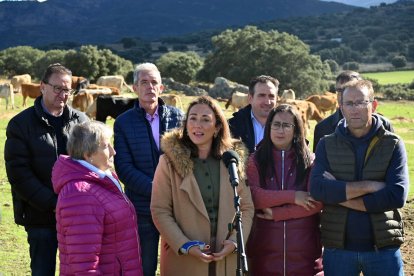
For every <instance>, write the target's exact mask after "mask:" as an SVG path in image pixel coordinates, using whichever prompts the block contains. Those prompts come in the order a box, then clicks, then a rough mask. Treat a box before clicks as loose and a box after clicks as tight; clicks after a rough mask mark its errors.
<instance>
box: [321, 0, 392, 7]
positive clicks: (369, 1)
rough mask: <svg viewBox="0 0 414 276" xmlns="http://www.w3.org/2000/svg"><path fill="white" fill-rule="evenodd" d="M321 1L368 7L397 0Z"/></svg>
mask: <svg viewBox="0 0 414 276" xmlns="http://www.w3.org/2000/svg"><path fill="white" fill-rule="evenodd" d="M321 1H329V2H338V3H342V4H346V5H351V6H358V7H364V8H369V7H372V6H379V5H380V4H381V3H385V4H391V3H395V2H397V1H398V0H321Z"/></svg>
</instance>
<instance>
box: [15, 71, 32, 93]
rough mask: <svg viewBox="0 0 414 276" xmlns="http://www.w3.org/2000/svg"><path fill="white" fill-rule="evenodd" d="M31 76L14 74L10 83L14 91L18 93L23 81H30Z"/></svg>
mask: <svg viewBox="0 0 414 276" xmlns="http://www.w3.org/2000/svg"><path fill="white" fill-rule="evenodd" d="M31 82H32V77H31V76H30V75H29V74H24V75H16V76H14V77H12V78H11V80H10V83H11V84H12V85H13V88H14V93H19V92H21V91H22V88H21V85H22V84H23V83H31Z"/></svg>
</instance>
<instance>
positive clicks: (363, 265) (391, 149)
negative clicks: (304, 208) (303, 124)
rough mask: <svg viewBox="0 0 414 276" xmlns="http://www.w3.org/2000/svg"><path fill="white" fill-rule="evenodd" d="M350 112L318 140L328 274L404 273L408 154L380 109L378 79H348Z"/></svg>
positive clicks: (315, 181)
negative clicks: (375, 83) (375, 81)
mask: <svg viewBox="0 0 414 276" xmlns="http://www.w3.org/2000/svg"><path fill="white" fill-rule="evenodd" d="M340 108H341V111H342V114H343V115H344V119H342V120H341V121H340V122H339V125H338V127H337V128H336V130H335V133H333V134H331V135H328V136H325V137H324V138H323V139H321V141H320V142H319V145H318V147H317V150H316V159H315V163H314V168H313V170H312V174H311V190H310V191H311V195H312V197H313V198H314V199H315V200H318V201H322V202H323V203H324V208H323V211H322V216H321V238H322V244H323V245H324V253H323V267H324V272H325V275H336V276H341V275H344V276H358V275H360V273H361V272H362V273H363V275H365V276H370V275H375V276H381V275H384V276H388V275H404V272H403V262H402V257H401V252H400V245H401V244H402V243H403V241H404V230H403V221H402V218H401V214H400V211H399V209H400V208H402V207H403V206H404V204H405V202H406V200H407V195H408V187H409V180H408V168H407V154H406V150H405V146H404V142H403V141H402V140H401V138H400V137H398V136H397V135H395V134H393V133H392V132H390V131H387V130H386V129H385V127H384V125H383V122H382V120H381V119H380V118H379V116H378V115H377V114H375V113H374V112H375V109H376V108H377V102H376V100H375V99H374V90H373V88H372V84H371V82H370V81H367V80H353V81H350V82H348V83H346V84H345V85H344V91H343V94H342V99H341V101H340Z"/></svg>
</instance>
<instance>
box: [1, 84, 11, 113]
mask: <svg viewBox="0 0 414 276" xmlns="http://www.w3.org/2000/svg"><path fill="white" fill-rule="evenodd" d="M0 98H3V99H5V100H6V110H7V109H8V108H9V99H10V105H11V108H12V109H14V91H13V84H11V83H2V84H0Z"/></svg>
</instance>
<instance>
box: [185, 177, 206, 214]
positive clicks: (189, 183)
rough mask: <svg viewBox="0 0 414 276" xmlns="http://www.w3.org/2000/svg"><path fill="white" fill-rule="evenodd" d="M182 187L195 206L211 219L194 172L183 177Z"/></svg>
mask: <svg viewBox="0 0 414 276" xmlns="http://www.w3.org/2000/svg"><path fill="white" fill-rule="evenodd" d="M180 189H181V190H183V191H185V192H186V193H187V194H188V198H189V199H190V201H191V203H192V204H193V207H194V208H195V209H197V210H198V211H199V212H200V213H201V214H202V215H203V217H205V218H206V219H207V220H208V221H210V219H209V217H208V214H207V210H206V207H205V205H204V201H203V198H202V196H201V193H200V189H199V188H198V185H197V181H196V179H195V177H194V174H192V173H190V174H189V175H187V176H185V177H184V178H183V181H182V182H181V185H180Z"/></svg>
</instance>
